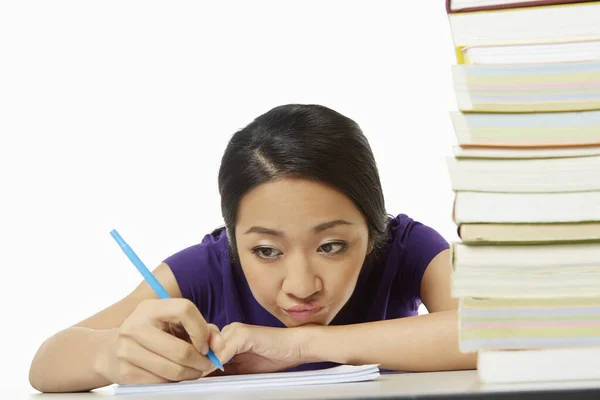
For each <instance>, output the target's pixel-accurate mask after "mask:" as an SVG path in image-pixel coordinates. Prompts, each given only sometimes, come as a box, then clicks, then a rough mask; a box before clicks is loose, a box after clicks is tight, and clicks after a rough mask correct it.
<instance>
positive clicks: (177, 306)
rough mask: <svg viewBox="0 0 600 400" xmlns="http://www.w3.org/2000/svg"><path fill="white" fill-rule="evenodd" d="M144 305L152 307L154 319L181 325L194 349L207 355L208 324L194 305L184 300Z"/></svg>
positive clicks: (164, 300) (159, 301)
mask: <svg viewBox="0 0 600 400" xmlns="http://www.w3.org/2000/svg"><path fill="white" fill-rule="evenodd" d="M144 303H146V304H150V306H151V307H152V310H151V315H152V317H153V318H154V319H156V320H158V321H161V322H168V323H171V324H175V325H176V324H181V325H182V326H183V329H185V331H186V332H187V334H188V335H189V338H190V340H191V342H192V344H193V345H194V347H195V348H196V349H197V350H198V351H199V352H200V353H202V354H204V355H206V353H208V339H209V334H210V332H209V330H208V324H207V323H206V320H205V319H204V317H203V316H202V314H200V311H199V310H198V308H197V307H196V305H195V304H194V303H192V302H191V301H189V300H185V299H161V300H157V301H152V302H144Z"/></svg>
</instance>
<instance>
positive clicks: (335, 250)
mask: <svg viewBox="0 0 600 400" xmlns="http://www.w3.org/2000/svg"><path fill="white" fill-rule="evenodd" d="M347 248H348V244H347V243H344V242H331V243H325V244H324V245H322V246H321V247H319V249H320V250H321V251H320V252H321V253H324V254H328V255H329V254H332V255H333V254H339V253H342V252H343V251H345V250H346V249H347Z"/></svg>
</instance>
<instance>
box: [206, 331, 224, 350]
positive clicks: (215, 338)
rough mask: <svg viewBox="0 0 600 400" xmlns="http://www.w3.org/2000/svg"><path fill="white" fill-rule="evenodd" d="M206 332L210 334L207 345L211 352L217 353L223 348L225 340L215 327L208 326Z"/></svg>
mask: <svg viewBox="0 0 600 400" xmlns="http://www.w3.org/2000/svg"><path fill="white" fill-rule="evenodd" d="M208 330H209V332H210V340H209V345H210V348H211V349H212V351H213V352H215V354H216V353H218V352H219V351H221V350H222V349H223V347H224V346H225V340H224V339H223V336H222V335H221V332H220V331H219V328H218V327H217V326H216V325H213V324H208Z"/></svg>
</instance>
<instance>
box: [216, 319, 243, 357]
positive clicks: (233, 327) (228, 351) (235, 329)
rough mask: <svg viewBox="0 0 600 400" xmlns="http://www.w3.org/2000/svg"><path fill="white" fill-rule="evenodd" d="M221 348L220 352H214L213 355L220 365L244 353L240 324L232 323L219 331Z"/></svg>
mask: <svg viewBox="0 0 600 400" xmlns="http://www.w3.org/2000/svg"><path fill="white" fill-rule="evenodd" d="M221 336H222V338H223V346H222V347H221V349H220V350H215V354H216V355H217V357H218V358H219V360H221V362H222V363H227V362H229V361H230V360H231V359H232V358H233V357H234V356H235V355H236V354H238V353H242V352H244V351H245V349H244V345H245V344H246V336H245V334H244V329H243V326H242V324H239V323H236V322H234V323H232V324H229V325H227V326H225V327H224V328H223V330H222V331H221Z"/></svg>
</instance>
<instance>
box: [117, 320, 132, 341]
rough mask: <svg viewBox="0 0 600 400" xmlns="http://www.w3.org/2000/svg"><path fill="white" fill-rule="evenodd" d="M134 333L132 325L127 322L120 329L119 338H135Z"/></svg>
mask: <svg viewBox="0 0 600 400" xmlns="http://www.w3.org/2000/svg"><path fill="white" fill-rule="evenodd" d="M133 332H134V329H133V326H132V324H129V323H126V322H125V323H123V324H122V325H121V326H120V327H119V337H131V336H133Z"/></svg>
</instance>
